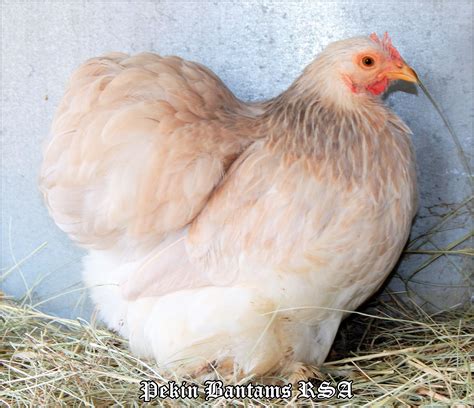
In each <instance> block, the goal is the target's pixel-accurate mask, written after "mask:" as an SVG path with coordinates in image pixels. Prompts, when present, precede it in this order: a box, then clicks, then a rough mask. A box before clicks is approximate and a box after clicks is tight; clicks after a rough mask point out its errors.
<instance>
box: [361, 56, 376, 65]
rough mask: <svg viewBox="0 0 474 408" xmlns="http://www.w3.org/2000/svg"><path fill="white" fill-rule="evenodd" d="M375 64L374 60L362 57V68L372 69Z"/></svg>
mask: <svg viewBox="0 0 474 408" xmlns="http://www.w3.org/2000/svg"><path fill="white" fill-rule="evenodd" d="M374 64H375V60H374V59H373V58H372V57H368V56H366V57H363V58H362V65H364V67H373V66H374Z"/></svg>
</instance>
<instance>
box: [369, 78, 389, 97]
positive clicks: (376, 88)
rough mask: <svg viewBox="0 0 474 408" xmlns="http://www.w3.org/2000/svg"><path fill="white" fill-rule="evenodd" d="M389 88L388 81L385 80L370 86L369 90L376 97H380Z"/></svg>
mask: <svg viewBox="0 0 474 408" xmlns="http://www.w3.org/2000/svg"><path fill="white" fill-rule="evenodd" d="M387 86H388V79H387V78H384V79H382V80H380V81H377V82H374V83H373V84H371V85H369V86H368V87H367V90H368V91H369V92H370V93H372V94H374V95H380V94H381V93H382V92H383V91H385V89H387Z"/></svg>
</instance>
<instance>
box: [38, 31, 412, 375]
mask: <svg viewBox="0 0 474 408" xmlns="http://www.w3.org/2000/svg"><path fill="white" fill-rule="evenodd" d="M387 44H388V43H387V39H384V40H383V41H380V40H378V41H375V40H374V38H366V37H361V38H355V39H350V40H346V41H341V42H338V43H334V44H331V45H330V46H329V47H328V48H327V49H326V50H325V51H323V52H322V53H321V54H320V55H319V56H318V57H317V58H316V60H315V61H314V62H313V63H312V64H310V65H309V66H308V67H307V68H306V70H305V71H304V72H303V74H302V75H301V76H300V77H299V78H298V79H297V80H296V81H295V82H294V83H293V84H292V86H291V87H290V88H289V89H288V90H287V91H285V92H284V93H282V94H281V95H280V96H278V97H276V98H274V99H272V100H270V101H267V102H264V103H259V104H246V103H244V102H242V101H239V100H237V99H236V98H235V97H234V96H233V95H232V94H231V92H230V91H229V90H228V89H227V88H226V87H225V86H224V85H223V83H222V82H220V81H219V80H218V79H217V77H216V76H215V75H214V74H212V73H211V72H210V71H209V70H207V69H206V68H204V67H202V66H200V65H198V64H194V63H190V62H187V61H184V60H181V59H179V58H176V57H167V58H162V57H159V56H157V55H154V54H141V55H138V56H136V57H128V56H126V55H123V54H112V55H108V56H105V57H102V58H96V59H93V60H90V61H89V62H87V63H86V64H85V65H83V66H82V67H80V68H79V69H78V71H77V72H76V73H75V74H74V76H73V77H72V79H71V83H70V87H69V89H68V91H67V92H66V96H65V97H64V100H63V102H62V104H61V106H60V108H59V110H58V113H57V115H56V118H55V121H54V124H53V128H52V136H53V137H52V140H51V142H50V144H49V147H48V148H47V150H46V153H45V160H44V164H43V169H42V179H41V189H42V191H43V193H44V195H45V199H46V203H47V205H48V208H49V210H50V213H51V215H52V216H53V218H54V219H55V221H56V223H57V224H58V225H59V226H60V228H62V229H63V230H64V231H66V232H67V233H68V234H69V235H70V236H71V238H73V239H74V240H75V241H76V242H78V243H79V244H81V245H83V246H85V247H87V248H89V249H90V254H89V255H88V256H87V257H86V259H85V262H84V280H85V282H86V284H87V285H88V286H89V287H90V288H91V293H92V298H93V300H94V302H95V303H96V305H97V307H98V308H99V311H100V315H101V317H102V318H103V320H104V321H105V322H106V323H107V324H108V326H109V327H111V328H112V329H115V330H118V331H119V332H120V333H121V334H122V335H124V336H126V337H128V338H129V340H130V346H131V348H132V350H134V351H135V352H136V353H137V354H139V355H141V356H144V357H154V358H155V359H156V360H157V362H158V363H159V364H160V365H162V366H164V367H169V368H172V369H174V370H183V371H184V372H187V373H190V374H194V375H197V374H199V373H200V372H202V371H201V370H202V367H203V366H206V365H207V364H209V362H213V363H214V365H216V366H217V367H218V369H220V370H221V371H227V372H230V373H234V374H236V375H245V374H249V373H255V374H265V373H269V372H291V371H292V370H293V368H294V367H295V364H297V363H300V362H302V363H306V364H316V365H317V364H321V363H322V362H323V361H324V359H325V358H326V355H327V353H328V351H329V348H330V346H331V344H332V341H333V339H334V336H335V334H336V331H337V328H338V326H339V323H340V321H341V319H342V318H343V317H344V315H345V312H344V311H348V310H354V309H355V308H357V307H358V306H359V305H360V304H361V303H362V302H363V301H364V300H365V299H367V297H369V296H370V295H371V294H372V293H374V292H375V291H376V290H377V289H378V288H379V287H380V285H381V284H382V282H383V281H384V279H385V278H386V276H387V274H388V273H389V272H390V270H391V269H392V268H393V266H394V265H395V263H396V261H397V259H398V257H399V255H400V253H401V251H402V249H403V246H404V244H405V242H406V240H407V237H408V234H409V230H410V225H411V221H412V218H413V216H414V214H415V211H416V197H417V195H416V185H415V180H416V175H415V168H414V155H413V151H412V147H411V142H410V131H409V129H408V128H407V127H406V126H405V125H404V124H403V123H402V122H401V120H400V119H399V118H398V117H397V116H396V115H395V114H393V113H392V112H391V111H390V110H388V109H387V108H386V107H385V106H384V105H383V104H382V103H381V101H380V100H379V99H378V98H377V97H376V95H378V94H379V93H381V92H379V90H380V89H382V88H383V89H382V91H383V90H385V88H386V87H387V86H388V83H389V80H388V79H387V78H390V79H392V78H395V77H396V76H394V75H401V74H399V73H398V71H396V72H397V73H396V74H394V72H395V71H394V70H395V69H396V70H398V69H400V70H404V71H403V72H404V73H405V74H406V72H407V71H406V68H405V66H404V65H403V64H404V63H403V61H402V60H401V57H400V55H399V54H398V52H394V48H393V46H392V45H391V43H390V44H389V45H390V47H388V45H387ZM395 51H396V50H395ZM361 53H362V54H361ZM360 54H361V55H363V56H364V57H363V58H365V59H364V60H363V61H365V62H367V59H366V58H367V57H366V55H372V57H371V58H373V59H374V60H375V62H374V64H375V63H376V64H377V67H378V68H377V69H378V70H377V71H372V74H370V70H371V69H372V68H371V67H370V66H369V67H362V66H359V65H360V64H359V60H360V57H359V55H360ZM354 55H355V56H356V57H354ZM354 58H356V60H354ZM358 64H359V65H358ZM394 67H395V68H394ZM366 68H367V69H366Z"/></svg>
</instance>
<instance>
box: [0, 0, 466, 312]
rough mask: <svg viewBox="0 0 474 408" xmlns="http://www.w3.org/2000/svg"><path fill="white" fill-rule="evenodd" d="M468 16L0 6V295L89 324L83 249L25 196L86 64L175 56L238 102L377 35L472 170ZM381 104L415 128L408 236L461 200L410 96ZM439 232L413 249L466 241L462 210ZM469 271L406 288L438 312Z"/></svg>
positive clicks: (461, 293)
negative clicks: (416, 78) (324, 54)
mask: <svg viewBox="0 0 474 408" xmlns="http://www.w3.org/2000/svg"><path fill="white" fill-rule="evenodd" d="M472 11H473V10H472V1H470V0H456V1H393V0H389V1H385V0H384V1H381V0H379V1H337V2H329V1H299V2H296V1H295V2H288V1H287V2H270V1H255V2H238V1H232V2H205V1H196V2H185V1H174V2H172V1H163V2H142V1H115V2H113V1H103V2H98V1H95V2H94V1H90V2H86V1H74V2H73V1H70V2H66V1H64V2H63V1H22V2H20V1H18V2H13V1H2V54H1V57H2V67H1V68H2V70H1V71H2V79H1V89H2V197H1V199H2V203H1V207H2V220H1V225H2V228H1V229H2V233H1V234H2V235H1V240H2V241H1V244H2V250H1V257H2V258H1V264H2V272H1V273H2V283H1V285H2V291H4V292H6V293H8V294H11V295H14V296H17V297H21V296H23V295H25V293H26V295H27V297H29V298H31V299H32V300H33V301H34V302H36V303H39V304H40V306H41V307H42V308H43V309H44V310H46V311H49V312H53V313H57V314H59V315H63V316H76V315H80V314H81V313H82V314H83V315H84V316H87V313H88V312H87V303H84V302H83V301H84V292H83V290H82V289H81V288H80V287H79V282H80V257H81V255H82V252H81V251H80V250H79V249H77V248H75V247H74V246H73V245H72V244H71V243H70V241H69V240H68V238H67V237H66V236H65V235H64V234H63V233H62V232H61V231H59V230H58V229H57V228H56V227H55V225H54V224H53V222H52V221H51V219H50V218H49V217H48V214H47V212H46V210H45V208H44V206H43V204H42V202H41V197H40V195H39V193H38V190H37V174H38V168H39V164H40V160H41V146H42V143H43V141H44V140H45V139H46V138H47V136H48V129H49V126H50V123H51V119H52V116H53V113H54V110H55V107H56V105H57V104H58V101H59V100H60V98H61V95H62V93H63V90H64V85H65V82H66V80H67V78H68V76H69V75H70V73H71V71H72V70H73V69H74V68H75V67H76V66H77V65H78V64H79V63H81V62H82V61H84V60H85V59H87V58H89V57H92V56H96V55H99V54H102V53H104V52H107V51H113V50H115V51H125V52H129V53H136V52H140V51H155V52H158V53H161V54H177V55H180V56H182V57H185V58H188V59H191V60H194V61H199V62H201V63H203V64H205V65H207V66H208V67H210V68H211V69H213V70H214V71H215V72H216V73H217V74H218V75H219V76H220V77H221V78H222V79H223V80H224V81H225V82H226V84H227V85H228V86H229V87H230V88H231V89H232V90H233V91H234V92H235V93H236V94H237V95H238V96H239V97H241V98H244V99H262V98H268V97H271V96H274V95H276V94H277V93H279V92H280V91H282V90H284V89H285V88H286V87H287V86H288V85H289V84H290V83H291V81H292V80H293V79H294V78H295V77H296V76H297V75H298V73H299V72H300V71H301V70H302V69H303V67H304V66H305V65H306V64H307V63H308V62H310V61H311V59H312V58H313V56H314V55H315V54H316V53H317V52H318V51H319V50H321V49H322V48H323V47H324V46H325V45H326V44H328V43H329V42H331V41H333V40H337V39H343V38H346V37H350V36H354V35H360V34H369V33H371V32H373V31H376V32H379V33H383V32H384V31H385V30H387V31H388V32H389V33H390V34H391V36H392V37H393V41H394V43H395V45H396V46H397V47H398V49H399V50H400V52H401V53H402V55H403V56H404V58H405V59H406V60H407V61H408V62H409V63H410V64H412V66H414V67H415V68H416V69H417V70H418V72H419V74H420V76H421V78H422V79H423V80H424V81H425V83H426V85H427V86H428V88H429V89H430V90H431V91H432V93H433V95H434V96H435V98H436V99H437V100H438V101H439V103H440V104H441V106H442V107H443V109H444V111H445V113H446V115H447V116H448V118H449V120H450V121H451V123H452V124H453V127H454V129H455V131H456V132H457V133H458V135H459V137H460V139H461V143H462V145H463V148H464V150H465V152H466V154H467V155H468V158H469V160H470V162H471V166H472V153H473V151H472V149H473V139H472V138H473V134H472V133H473V132H472V130H473V109H472V108H473V107H472V102H473V78H472V72H473V71H472V70H473V49H472V33H473V21H472V19H473V17H472ZM387 103H388V104H389V105H390V106H392V107H393V109H394V110H395V111H396V112H397V113H398V114H399V115H400V116H401V117H402V118H403V119H404V120H405V121H406V122H407V123H408V124H409V125H410V126H411V128H412V129H413V131H414V143H415V145H416V150H417V155H418V163H419V183H420V191H421V208H420V213H419V217H418V219H417V221H416V224H415V226H414V229H413V236H417V235H419V234H422V233H423V232H425V231H427V230H429V229H430V228H431V227H432V226H434V225H435V224H436V223H437V222H439V221H440V219H441V218H442V217H443V216H444V215H446V214H448V213H449V212H450V211H451V210H453V209H454V208H455V207H456V206H457V205H458V204H459V203H462V202H463V201H464V200H465V199H466V198H467V197H469V196H470V195H471V192H470V190H469V186H468V183H467V177H468V175H467V173H466V170H465V169H464V168H463V166H462V165H461V163H460V160H459V156H458V152H457V150H456V148H455V145H454V144H453V141H452V139H451V137H450V136H449V134H448V132H447V130H446V128H445V126H444V125H443V123H442V121H441V119H440V118H439V116H438V115H437V114H436V112H435V111H434V109H433V107H432V106H431V105H430V104H429V102H428V100H427V98H426V97H425V96H424V95H423V94H422V93H420V92H419V91H418V92H416V91H415V89H414V88H410V87H408V88H402V89H401V90H400V89H398V90H397V89H395V90H394V91H393V92H391V93H390V95H389V96H388V98H387ZM441 229H442V231H441V232H439V233H438V234H436V235H435V236H433V237H432V238H431V242H428V243H426V244H425V245H424V246H423V248H425V249H429V250H433V249H436V247H437V248H444V247H446V246H447V245H448V244H449V243H452V242H454V241H456V240H459V239H460V238H462V237H463V236H464V235H465V234H466V233H468V231H472V218H471V217H470V216H469V214H467V210H466V207H463V208H461V210H460V214H458V215H456V216H455V217H453V218H452V219H451V220H450V221H449V222H448V223H446V224H444V225H443V226H442V227H441ZM468 245H469V243H468V241H465V242H463V243H462V244H461V245H459V246H457V247H456V249H459V248H463V247H466V246H468ZM470 246H471V247H472V242H471V245H470ZM430 256H431V255H420V254H418V255H409V256H406V257H405V258H404V260H403V261H402V262H401V265H400V267H399V269H398V272H397V273H396V274H395V275H394V277H393V279H392V281H391V283H390V288H391V289H392V290H396V291H404V290H405V287H404V286H403V285H402V284H401V281H400V279H399V277H398V274H400V275H402V276H408V275H409V274H411V273H413V271H414V270H416V268H417V267H419V266H420V265H422V264H423V262H426V260H427V259H428V258H429V257H430ZM471 273H472V261H470V260H469V259H468V258H466V257H465V256H461V255H458V256H441V257H440V258H439V259H437V260H435V261H434V262H432V263H431V264H430V265H429V266H428V267H426V268H424V269H423V270H422V271H421V272H419V273H418V274H417V275H416V276H415V277H414V280H415V281H416V282H414V281H413V280H412V283H411V284H410V288H411V289H413V290H415V291H416V292H417V293H418V296H419V297H418V298H417V299H418V300H419V301H421V302H422V303H423V302H425V300H426V301H427V302H428V303H425V304H426V306H427V307H429V308H445V307H450V306H453V305H458V304H460V303H462V302H466V301H467V300H468V299H469V297H470V294H471V289H472V287H471V286H469V281H470V279H471V278H472V276H471V275H470V274H471ZM27 289H30V290H29V291H27ZM421 299H425V300H421ZM84 305H85V307H86V309H83V306H84ZM81 310H82V311H81Z"/></svg>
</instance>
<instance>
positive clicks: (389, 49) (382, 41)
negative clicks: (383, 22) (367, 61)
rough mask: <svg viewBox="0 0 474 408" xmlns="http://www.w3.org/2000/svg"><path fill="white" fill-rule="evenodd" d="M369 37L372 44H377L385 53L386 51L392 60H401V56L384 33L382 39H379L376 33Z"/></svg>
mask: <svg viewBox="0 0 474 408" xmlns="http://www.w3.org/2000/svg"><path fill="white" fill-rule="evenodd" d="M369 37H370V39H371V40H372V41H373V42H375V43H377V44H379V45H380V46H381V47H382V48H383V49H384V50H385V51H387V52H388V53H389V54H390V57H391V58H392V59H398V60H401V59H402V56H401V55H400V53H399V52H398V50H397V49H396V48H395V47H394V46H393V44H392V40H391V39H390V37H389V36H388V33H387V32H386V31H385V34H384V35H383V38H382V39H380V38H379V37H378V36H377V34H376V33H372V34H370V36H369Z"/></svg>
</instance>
